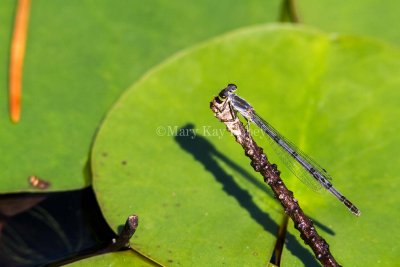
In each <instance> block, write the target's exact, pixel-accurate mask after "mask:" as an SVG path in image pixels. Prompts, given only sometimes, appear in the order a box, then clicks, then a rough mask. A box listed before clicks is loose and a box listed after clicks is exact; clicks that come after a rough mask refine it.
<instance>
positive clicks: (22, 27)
mask: <svg viewBox="0 0 400 267" xmlns="http://www.w3.org/2000/svg"><path fill="white" fill-rule="evenodd" d="M29 9H30V0H19V1H18V7H17V13H16V16H15V22H14V32H13V38H12V43H11V55H10V78H9V79H10V80H9V90H10V95H9V97H10V117H11V121H12V122H14V123H17V122H18V121H19V120H20V117H21V85H22V69H23V63H24V55H25V44H26V34H27V30H28V19H29Z"/></svg>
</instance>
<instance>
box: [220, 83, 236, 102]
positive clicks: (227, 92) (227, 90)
mask: <svg viewBox="0 0 400 267" xmlns="http://www.w3.org/2000/svg"><path fill="white" fill-rule="evenodd" d="M236 89H237V86H236V85H235V84H233V83H230V84H228V86H227V87H225V88H224V89H222V91H221V92H220V93H219V97H221V98H224V99H225V98H227V97H228V96H229V95H230V94H232V93H233V92H234V91H236Z"/></svg>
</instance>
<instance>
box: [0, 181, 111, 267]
mask: <svg viewBox="0 0 400 267" xmlns="http://www.w3.org/2000/svg"><path fill="white" fill-rule="evenodd" d="M114 237H116V236H115V234H114V233H113V231H112V230H111V229H110V228H109V227H108V225H107V223H106V222H105V220H104V218H103V217H102V214H101V212H100V209H99V206H98V204H97V202H96V199H95V196H94V193H93V190H92V188H86V189H83V190H77V191H69V192H61V193H46V194H42V193H41V194H26V193H25V194H9V195H1V196H0V266H4V267H11V266H46V265H51V266H57V265H60V263H61V262H63V263H64V262H65V260H72V261H73V260H74V259H77V258H78V257H79V255H82V254H91V253H96V251H99V250H101V249H103V248H105V247H106V246H107V245H108V244H110V242H111V240H112V238H114Z"/></svg>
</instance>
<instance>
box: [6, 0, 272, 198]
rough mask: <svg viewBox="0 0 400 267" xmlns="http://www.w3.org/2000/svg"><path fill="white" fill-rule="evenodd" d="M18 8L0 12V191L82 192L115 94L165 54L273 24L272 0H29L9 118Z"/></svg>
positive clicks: (10, 5) (10, 6)
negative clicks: (16, 100) (13, 117)
mask: <svg viewBox="0 0 400 267" xmlns="http://www.w3.org/2000/svg"><path fill="white" fill-rule="evenodd" d="M15 5H16V1H11V0H8V1H2V4H1V8H0V21H1V22H2V23H1V25H2V27H0V41H1V43H2V48H3V49H2V50H1V53H0V62H1V64H0V73H2V75H1V76H0V84H1V85H2V88H3V89H2V90H0V99H2V101H0V109H1V110H2V111H3V112H2V113H1V114H2V116H0V125H1V130H0V151H2V159H1V163H0V169H1V170H2V173H1V177H2V178H1V179H2V180H1V183H0V192H1V193H5V192H20V191H35V190H36V189H35V188H32V187H30V185H29V183H28V177H29V176H31V175H36V176H38V177H40V178H41V179H43V180H46V181H48V182H50V186H49V188H48V189H47V191H57V190H69V189H79V188H82V187H85V186H88V185H90V183H91V180H90V179H91V177H90V173H89V167H88V154H89V151H90V148H91V144H92V142H93V137H94V136H95V133H96V130H97V127H98V125H99V124H100V122H101V120H102V118H103V117H104V115H105V113H106V110H108V109H109V108H110V107H111V105H112V103H113V102H114V101H115V100H116V99H117V97H118V96H119V95H120V93H121V92H122V91H123V90H124V89H126V87H127V86H128V85H129V84H131V83H132V81H134V80H135V79H137V78H138V77H140V76H141V75H142V74H143V73H144V72H145V71H146V70H147V69H148V68H150V67H151V66H153V65H154V64H156V63H159V62H160V61H161V60H162V59H164V58H166V57H167V56H169V55H170V54H172V53H174V52H175V51H178V50H180V49H182V48H185V47H187V46H189V45H192V44H195V43H197V42H199V41H202V40H204V39H206V38H209V37H211V36H215V35H218V34H220V33H222V32H224V31H227V30H231V29H234V28H236V27H239V26H242V25H249V24H255V23H261V22H266V21H274V20H275V18H276V14H277V13H278V9H279V6H278V5H279V3H278V2H277V1H269V2H264V1H261V0H252V1H246V2H241V3H239V2H238V3H235V5H232V2H231V1H229V0H223V1H214V0H206V1H183V0H182V1H161V0H151V1H147V2H146V3H144V2H143V1H138V0H134V1H111V0H108V1H91V0H83V1H81V0H72V1H67V2H66V1H40V0H37V1H33V2H32V4H31V15H30V20H29V21H30V23H29V29H28V40H27V50H26V56H25V63H24V73H23V101H22V118H21V121H20V123H18V124H17V125H14V124H12V123H11V122H10V120H9V115H8V111H7V110H8V101H7V99H8V93H7V90H6V88H7V87H8V85H7V81H8V64H9V62H8V53H9V52H8V49H7V48H8V47H7V46H8V45H9V43H10V38H11V30H12V26H13V16H14V11H15V10H14V9H15Z"/></svg>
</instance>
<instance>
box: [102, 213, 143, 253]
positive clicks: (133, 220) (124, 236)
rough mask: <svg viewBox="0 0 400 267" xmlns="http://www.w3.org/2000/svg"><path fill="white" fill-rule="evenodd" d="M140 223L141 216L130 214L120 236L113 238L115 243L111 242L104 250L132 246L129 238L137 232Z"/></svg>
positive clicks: (115, 249) (108, 250)
mask: <svg viewBox="0 0 400 267" xmlns="http://www.w3.org/2000/svg"><path fill="white" fill-rule="evenodd" d="M138 224H139V217H138V216H137V215H131V216H129V217H128V219H127V220H126V222H125V225H124V228H123V229H122V232H121V233H120V234H119V236H118V238H116V239H115V240H113V243H112V244H110V245H109V246H108V247H107V248H105V249H104V251H106V252H111V251H118V250H120V249H123V248H129V247H130V245H129V239H131V237H132V236H133V234H134V233H135V232H136V228H137V227H138Z"/></svg>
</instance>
